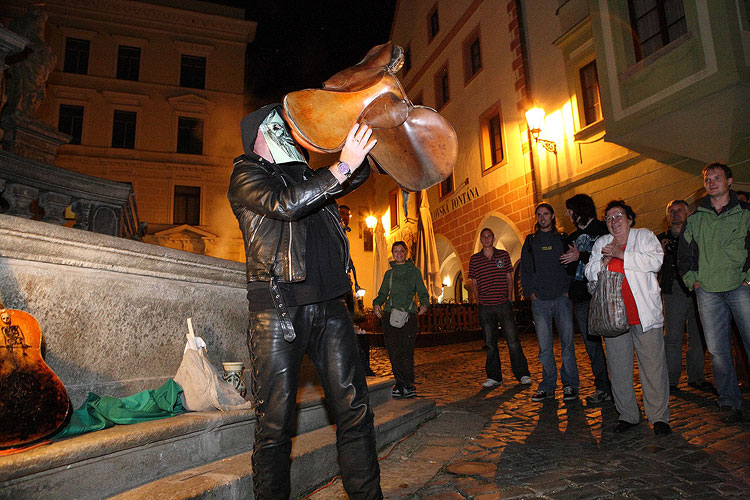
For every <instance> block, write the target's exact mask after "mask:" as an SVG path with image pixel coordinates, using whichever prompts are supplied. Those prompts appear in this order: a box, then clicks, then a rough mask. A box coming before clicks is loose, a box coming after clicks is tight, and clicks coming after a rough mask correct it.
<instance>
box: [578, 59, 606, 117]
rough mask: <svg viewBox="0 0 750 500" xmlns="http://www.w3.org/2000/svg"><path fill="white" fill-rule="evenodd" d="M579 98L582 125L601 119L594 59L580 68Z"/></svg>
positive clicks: (597, 77) (597, 78)
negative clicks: (581, 110) (580, 100)
mask: <svg viewBox="0 0 750 500" xmlns="http://www.w3.org/2000/svg"><path fill="white" fill-rule="evenodd" d="M580 75H581V98H582V101H583V103H582V104H583V106H582V107H583V126H584V127H585V126H586V125H591V124H592V123H595V122H598V121H599V120H601V119H602V104H601V101H600V99H599V76H598V75H597V73H596V61H591V62H590V63H588V64H587V65H586V66H584V67H583V68H581V71H580Z"/></svg>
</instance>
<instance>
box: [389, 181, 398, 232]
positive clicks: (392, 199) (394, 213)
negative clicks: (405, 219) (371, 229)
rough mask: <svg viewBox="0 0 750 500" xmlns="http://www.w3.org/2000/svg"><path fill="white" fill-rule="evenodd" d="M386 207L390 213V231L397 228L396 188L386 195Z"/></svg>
mask: <svg viewBox="0 0 750 500" xmlns="http://www.w3.org/2000/svg"><path fill="white" fill-rule="evenodd" d="M388 206H389V208H390V211H391V230H393V228H394V227H398V188H396V189H393V190H392V191H391V192H390V193H388Z"/></svg>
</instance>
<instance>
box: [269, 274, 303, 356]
mask: <svg viewBox="0 0 750 500" xmlns="http://www.w3.org/2000/svg"><path fill="white" fill-rule="evenodd" d="M269 283H270V285H269V286H270V288H271V300H273V306H274V308H275V309H276V314H277V315H278V316H279V325H280V326H281V331H282V333H283V334H284V340H286V341H287V342H293V341H294V339H295V338H297V334H295V333H294V325H293V324H292V318H291V317H290V316H289V311H288V310H287V308H286V304H285V303H284V295H283V294H282V293H281V288H280V287H279V279H278V278H277V277H275V276H274V277H273V278H271V281H270V282H269Z"/></svg>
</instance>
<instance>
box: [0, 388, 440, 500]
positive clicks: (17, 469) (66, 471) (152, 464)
mask: <svg viewBox="0 0 750 500" xmlns="http://www.w3.org/2000/svg"><path fill="white" fill-rule="evenodd" d="M368 382H369V384H368V385H369V389H370V401H371V404H372V405H373V407H374V409H375V415H376V423H377V425H378V443H379V445H384V444H387V443H388V442H391V441H393V440H395V439H398V438H399V437H400V436H402V435H406V434H407V433H408V432H410V430H411V429H412V428H414V427H416V426H417V425H419V423H421V422H422V421H424V420H426V419H428V418H431V417H432V416H434V413H435V408H434V403H431V402H428V401H425V400H416V402H415V400H412V401H409V402H406V401H391V397H390V388H391V384H392V380H391V379H387V378H379V379H369V380H368ZM297 407H298V411H297V430H298V432H297V434H298V435H297V437H296V438H295V444H294V451H293V453H294V455H295V456H296V457H298V458H299V459H298V460H297V462H298V464H296V465H295V469H294V471H295V472H293V479H292V480H293V484H295V488H296V489H300V491H304V490H305V489H307V488H309V487H312V486H314V485H315V484H317V483H320V482H321V481H323V480H324V479H325V478H326V477H332V476H333V475H335V473H336V472H335V471H336V470H337V465H336V450H335V428H334V427H333V426H332V425H331V422H330V418H329V415H328V411H327V408H326V406H325V404H324V402H323V398H322V391H321V389H320V388H319V387H318V386H305V387H302V388H301V389H300V393H299V395H298V400H297ZM254 429H255V413H254V411H252V410H239V411H231V412H193V413H186V414H183V415H178V416H177V417H173V418H167V419H162V420H156V421H152V422H144V423H140V424H134V425H124V426H115V427H113V428H110V429H104V430H102V431H98V432H93V433H89V434H84V435H81V436H76V437H73V438H69V439H65V440H61V441H58V442H54V443H51V444H49V445H45V446H41V447H38V448H34V449H32V450H29V451H26V452H23V453H19V454H16V455H9V456H6V457H2V458H0V499H14V500H19V499H50V498H54V499H67V498H75V499H77V500H84V499H88V498H91V499H98V498H106V497H110V496H112V495H118V494H122V495H129V494H130V495H135V496H123V497H122V498H146V497H143V496H139V495H140V494H139V493H132V491H138V490H139V489H140V488H139V487H142V488H146V489H149V491H154V492H156V493H154V495H156V496H152V497H148V498H180V497H179V496H173V495H176V494H177V493H176V492H177V490H176V489H175V484H178V485H179V484H182V485H183V486H185V487H186V488H187V485H188V484H190V485H191V486H190V488H192V489H190V491H192V493H190V495H192V496H185V498H233V496H232V495H234V494H235V493H233V492H242V493H241V495H240V496H239V497H237V498H240V497H242V498H247V497H248V496H249V491H250V489H249V488H250V487H249V485H250V482H251V477H252V476H251V468H250V466H249V463H250V462H249V460H250V458H249V457H250V454H251V451H252V436H253V432H254ZM212 470H215V471H218V472H216V473H211V472H210V471H212ZM313 471H314V472H313ZM175 477H178V478H179V479H177V480H176V481H177V483H174V482H171V483H170V482H169V480H173V481H174V478H175ZM162 478H166V479H162ZM189 478H195V479H194V480H193V479H191V480H189V481H188V480H187V479H189ZM196 481H198V482H199V483H201V484H206V485H207V487H206V488H204V489H203V490H200V488H198V489H196V488H195V483H196ZM149 483H150V484H149ZM142 485H146V486H142ZM162 485H166V488H167V489H160V488H161V487H162ZM133 488H136V490H133ZM227 488H228V489H227ZM173 490H174V491H173ZM214 490H216V491H221V492H222V493H221V494H220V495H219V496H214V497H212V496H210V495H211V494H212V493H211V492H212V491H214ZM123 492H125V493H123ZM143 494H145V493H143ZM201 495H203V496H201ZM205 495H209V496H205ZM227 495H229V496H227Z"/></svg>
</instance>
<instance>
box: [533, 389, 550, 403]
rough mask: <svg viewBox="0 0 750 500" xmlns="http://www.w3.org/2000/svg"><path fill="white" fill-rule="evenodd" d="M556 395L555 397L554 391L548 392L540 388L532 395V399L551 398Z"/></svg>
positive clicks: (542, 399)
mask: <svg viewBox="0 0 750 500" xmlns="http://www.w3.org/2000/svg"><path fill="white" fill-rule="evenodd" d="M554 397H555V393H554V392H547V391H543V390H541V389H539V390H538V391H536V393H534V395H533V396H531V400H532V401H544V400H545V399H550V398H554Z"/></svg>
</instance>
